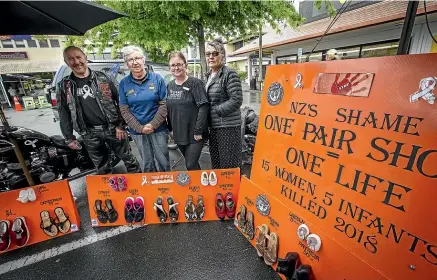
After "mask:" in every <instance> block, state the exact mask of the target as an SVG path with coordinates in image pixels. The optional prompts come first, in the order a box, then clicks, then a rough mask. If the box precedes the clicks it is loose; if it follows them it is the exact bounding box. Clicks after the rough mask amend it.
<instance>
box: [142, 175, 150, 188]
mask: <svg viewBox="0 0 437 280" xmlns="http://www.w3.org/2000/svg"><path fill="white" fill-rule="evenodd" d="M145 184H149V182H147V176H143V182H142V183H141V186H144V185H145Z"/></svg>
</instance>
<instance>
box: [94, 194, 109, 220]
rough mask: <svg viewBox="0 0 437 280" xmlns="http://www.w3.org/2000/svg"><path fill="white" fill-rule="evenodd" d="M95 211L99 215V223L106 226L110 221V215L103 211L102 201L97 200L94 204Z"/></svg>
mask: <svg viewBox="0 0 437 280" xmlns="http://www.w3.org/2000/svg"><path fill="white" fill-rule="evenodd" d="M94 211H95V212H96V214H97V219H99V222H101V223H102V224H106V222H107V221H108V215H107V214H106V212H105V211H103V207H102V201H101V200H100V199H97V200H96V201H95V202H94Z"/></svg>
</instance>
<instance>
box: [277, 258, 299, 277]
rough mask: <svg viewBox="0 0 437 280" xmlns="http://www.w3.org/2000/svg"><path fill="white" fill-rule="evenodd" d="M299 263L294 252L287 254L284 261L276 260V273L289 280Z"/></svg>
mask: <svg viewBox="0 0 437 280" xmlns="http://www.w3.org/2000/svg"><path fill="white" fill-rule="evenodd" d="M298 261H299V254H298V253H295V252H288V253H287V255H286V256H285V258H284V259H278V266H277V267H276V272H278V273H281V274H282V275H284V276H285V277H287V279H291V277H292V276H293V273H294V270H295V269H296V267H297V264H298Z"/></svg>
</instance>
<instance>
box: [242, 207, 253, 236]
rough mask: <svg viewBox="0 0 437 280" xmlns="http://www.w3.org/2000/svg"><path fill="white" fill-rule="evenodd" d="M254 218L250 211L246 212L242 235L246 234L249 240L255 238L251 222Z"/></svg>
mask: <svg viewBox="0 0 437 280" xmlns="http://www.w3.org/2000/svg"><path fill="white" fill-rule="evenodd" d="M241 206H244V205H241ZM254 218H255V216H254V215H253V212H252V211H249V212H247V220H246V224H245V226H244V233H245V234H246V236H247V238H248V239H249V240H252V239H253V238H254V237H255V226H254V222H253V220H254Z"/></svg>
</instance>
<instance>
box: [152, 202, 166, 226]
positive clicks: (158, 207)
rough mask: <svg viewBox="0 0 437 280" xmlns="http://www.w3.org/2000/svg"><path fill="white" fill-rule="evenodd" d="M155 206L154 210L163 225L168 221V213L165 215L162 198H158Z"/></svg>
mask: <svg viewBox="0 0 437 280" xmlns="http://www.w3.org/2000/svg"><path fill="white" fill-rule="evenodd" d="M153 205H154V206H153V209H155V211H156V214H157V215H158V218H159V221H160V222H161V223H164V222H165V221H166V220H167V213H165V210H164V207H163V206H162V196H158V198H157V199H156V202H155V203H153Z"/></svg>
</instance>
